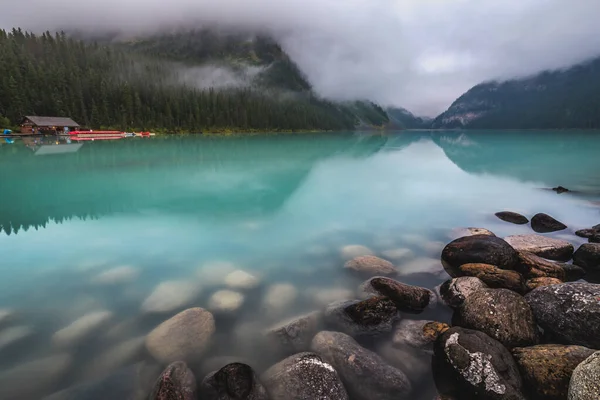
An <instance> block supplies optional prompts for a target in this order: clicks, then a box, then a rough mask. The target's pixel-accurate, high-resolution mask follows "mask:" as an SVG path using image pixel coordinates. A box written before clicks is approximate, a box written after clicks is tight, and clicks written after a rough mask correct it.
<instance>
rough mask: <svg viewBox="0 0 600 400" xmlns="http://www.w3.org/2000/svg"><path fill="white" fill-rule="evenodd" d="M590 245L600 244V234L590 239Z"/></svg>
mask: <svg viewBox="0 0 600 400" xmlns="http://www.w3.org/2000/svg"><path fill="white" fill-rule="evenodd" d="M588 242H590V243H600V233H596V234H594V235H592V236H590V237H589V238H588Z"/></svg>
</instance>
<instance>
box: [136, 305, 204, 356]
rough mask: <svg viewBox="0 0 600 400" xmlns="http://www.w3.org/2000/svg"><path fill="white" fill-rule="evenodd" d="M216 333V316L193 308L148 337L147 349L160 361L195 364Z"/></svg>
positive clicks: (166, 322) (198, 308) (169, 320)
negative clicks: (190, 362) (192, 362)
mask: <svg viewBox="0 0 600 400" xmlns="http://www.w3.org/2000/svg"><path fill="white" fill-rule="evenodd" d="M214 332H215V320H214V317H213V315H212V314H211V313H210V312H208V311H206V310H205V309H203V308H200V307H196V308H190V309H187V310H185V311H182V312H180V313H179V314H177V315H175V316H173V317H172V318H170V319H168V320H166V321H165V322H163V323H162V324H160V325H159V326H157V327H156V328H154V330H153V331H152V332H150V333H149V334H148V336H147V337H146V349H148V352H149V353H150V354H151V355H152V356H153V357H154V358H155V359H156V360H158V361H160V362H164V363H169V362H173V361H194V360H196V359H198V358H199V357H201V356H202V354H204V352H205V351H206V349H207V347H208V345H209V343H210V339H211V337H212V335H213V333H214Z"/></svg>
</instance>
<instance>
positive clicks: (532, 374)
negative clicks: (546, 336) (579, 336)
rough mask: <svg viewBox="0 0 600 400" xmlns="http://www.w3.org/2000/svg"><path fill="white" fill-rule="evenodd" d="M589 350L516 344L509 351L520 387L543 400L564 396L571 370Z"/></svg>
mask: <svg viewBox="0 0 600 400" xmlns="http://www.w3.org/2000/svg"><path fill="white" fill-rule="evenodd" d="M593 353H594V350H591V349H588V348H587V347H582V346H563V345H559V344H543V345H538V346H533V347H517V348H515V349H513V351H512V354H513V356H514V358H515V361H516V362H517V365H518V366H519V371H520V372H521V378H522V379H523V388H524V390H525V391H526V392H527V394H528V395H529V397H530V398H532V399H547V400H562V399H566V398H567V394H568V392H569V381H570V380H571V375H572V374H573V370H574V369H575V367H577V365H579V363H581V362H582V361H584V360H585V359H586V358H588V357H589V356H591V355H592V354H593Z"/></svg>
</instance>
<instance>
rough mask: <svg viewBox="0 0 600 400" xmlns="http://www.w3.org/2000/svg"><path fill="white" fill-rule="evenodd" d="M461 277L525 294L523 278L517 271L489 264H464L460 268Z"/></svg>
mask: <svg viewBox="0 0 600 400" xmlns="http://www.w3.org/2000/svg"><path fill="white" fill-rule="evenodd" d="M458 270H459V272H460V274H461V275H464V276H474V277H476V278H479V279H481V281H482V282H483V283H485V284H486V285H487V286H488V287H491V288H504V289H509V290H514V291H515V292H517V293H524V292H525V282H524V279H523V276H521V274H519V273H518V272H516V271H509V270H506V269H500V268H498V267H495V266H493V265H489V264H464V265H461V266H460V267H459V268H458Z"/></svg>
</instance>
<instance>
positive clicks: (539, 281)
mask: <svg viewBox="0 0 600 400" xmlns="http://www.w3.org/2000/svg"><path fill="white" fill-rule="evenodd" d="M561 283H563V281H561V280H560V279H556V278H548V277H545V276H543V277H540V278H531V279H529V280H527V282H525V286H527V290H528V291H532V290H533V289H536V288H539V287H542V286H550V285H560V284H561Z"/></svg>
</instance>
